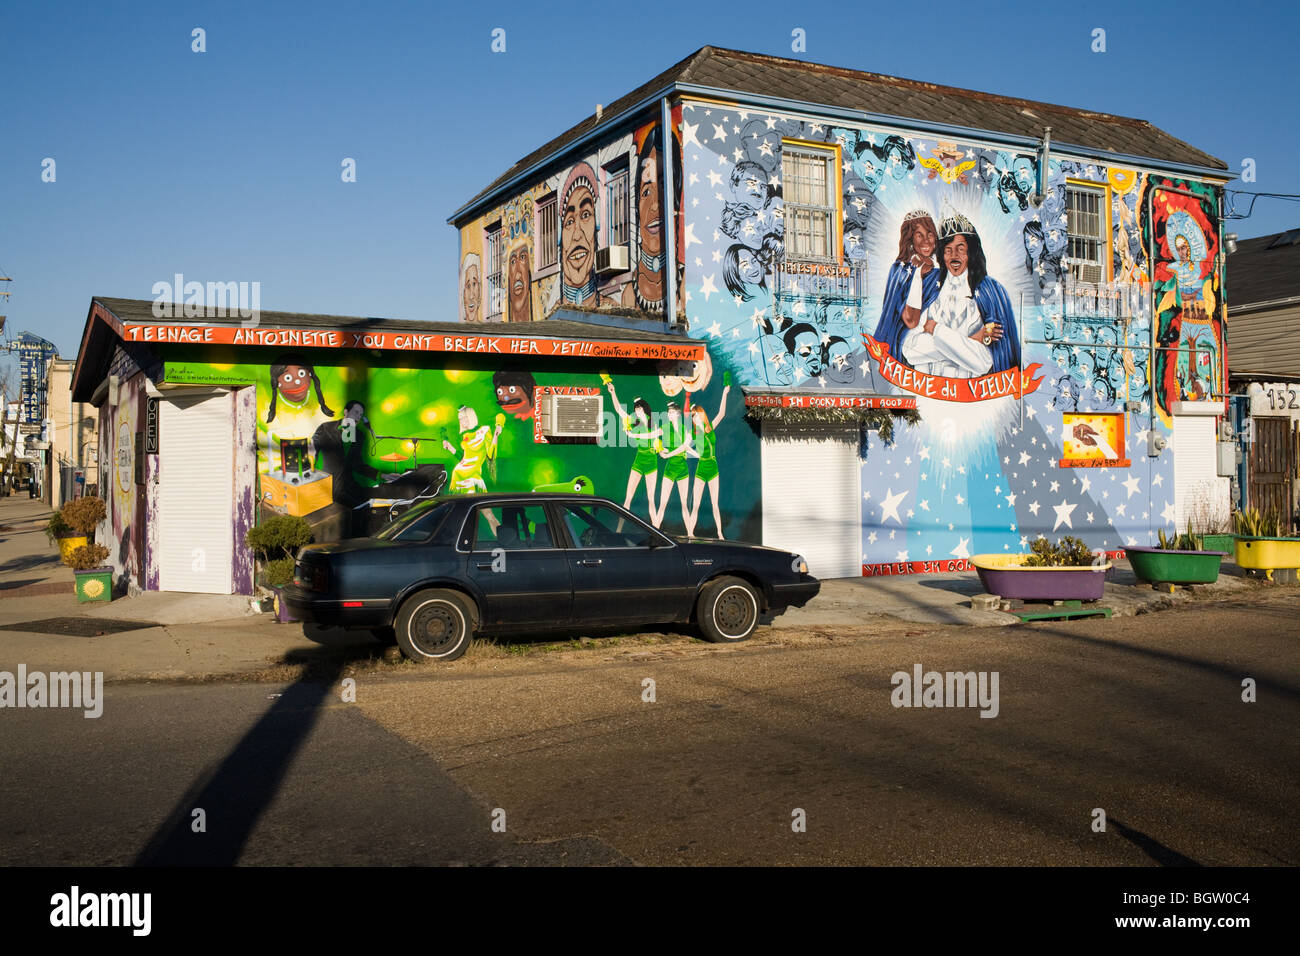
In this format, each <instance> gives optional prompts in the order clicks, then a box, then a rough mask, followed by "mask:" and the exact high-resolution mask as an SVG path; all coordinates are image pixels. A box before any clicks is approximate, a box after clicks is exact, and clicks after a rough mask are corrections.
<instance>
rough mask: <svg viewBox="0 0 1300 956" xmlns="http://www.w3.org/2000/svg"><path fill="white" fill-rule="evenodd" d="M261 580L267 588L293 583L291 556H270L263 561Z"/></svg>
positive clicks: (283, 586)
mask: <svg viewBox="0 0 1300 956" xmlns="http://www.w3.org/2000/svg"><path fill="white" fill-rule="evenodd" d="M262 581H263V582H264V583H265V584H266V586H267V587H268V588H287V587H288V586H289V585H290V584H292V583H293V558H272V559H271V560H270V561H267V562H265V563H264V564H263V565H262Z"/></svg>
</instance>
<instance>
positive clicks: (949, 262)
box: [943, 236, 970, 276]
mask: <svg viewBox="0 0 1300 956" xmlns="http://www.w3.org/2000/svg"><path fill="white" fill-rule="evenodd" d="M969 261H970V256H969V254H968V252H967V250H966V237H965V236H958V237H957V238H956V239H954V240H953V241H952V242H950V243H948V248H946V249H944V250H943V264H944V266H945V267H946V268H947V270H948V273H949V275H955V276H959V275H962V274H963V273H965V271H966V264H967V263H968V262H969Z"/></svg>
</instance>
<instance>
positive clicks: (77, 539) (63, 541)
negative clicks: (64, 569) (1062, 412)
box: [45, 511, 86, 564]
mask: <svg viewBox="0 0 1300 956" xmlns="http://www.w3.org/2000/svg"><path fill="white" fill-rule="evenodd" d="M45 537H46V539H48V540H49V542H50V544H53V545H58V548H59V560H60V561H62V562H63V563H64V564H67V563H68V555H69V554H71V553H72V551H73V550H74V549H76V548H79V547H81V546H82V545H83V544H85V543H86V537H85V535H81V534H78V533H77V532H75V531H73V530H72V529H71V528H70V527H68V523H67V522H66V521H64V520H63V512H62V511H55V512H53V513H52V514H51V515H50V520H49V521H47V522H45Z"/></svg>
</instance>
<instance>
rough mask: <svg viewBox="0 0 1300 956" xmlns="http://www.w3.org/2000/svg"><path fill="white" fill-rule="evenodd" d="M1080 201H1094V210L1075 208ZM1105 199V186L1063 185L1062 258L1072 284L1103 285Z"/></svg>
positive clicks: (1107, 240) (1107, 250) (1106, 239)
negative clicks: (1063, 230)
mask: <svg viewBox="0 0 1300 956" xmlns="http://www.w3.org/2000/svg"><path fill="white" fill-rule="evenodd" d="M1080 199H1086V200H1088V201H1089V203H1090V202H1093V201H1095V203H1096V209H1088V208H1086V206H1085V208H1079V206H1080V203H1079V200H1080ZM1108 202H1109V196H1108V194H1107V190H1106V187H1105V186H1093V185H1087V184H1084V183H1066V184H1065V214H1066V227H1065V229H1066V248H1065V252H1066V256H1067V259H1068V262H1069V266H1070V271H1071V272H1072V273H1073V275H1074V277H1075V279H1076V280H1079V281H1083V282H1105V281H1106V276H1107V275H1108V272H1109V268H1108V266H1109V264H1108V261H1107V260H1108V257H1109V256H1110V245H1111V244H1110V232H1109V228H1108V225H1109V224H1108V216H1107V212H1108V206H1107V204H1108Z"/></svg>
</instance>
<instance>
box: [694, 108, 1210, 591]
mask: <svg viewBox="0 0 1300 956" xmlns="http://www.w3.org/2000/svg"><path fill="white" fill-rule="evenodd" d="M682 143H683V150H684V171H685V173H686V177H687V186H686V192H685V196H684V203H683V208H684V209H686V210H687V211H688V213H687V215H688V216H689V218H690V222H689V225H688V228H687V229H686V234H685V240H684V246H683V252H684V255H685V257H686V264H687V281H686V285H685V289H684V291H685V298H686V299H687V303H686V309H687V315H688V317H689V323H690V331H691V334H692V335H694V336H696V337H699V338H703V339H705V340H706V341H708V342H709V344H710V349H711V351H712V352H713V353H714V354H715V355H722V356H725V357H727V358H728V359H729V360H730V361H731V362H732V363H733V364H734V366H735V367H736V368H737V370H738V377H739V379H740V382H741V383H742V384H745V385H755V386H763V387H785V388H792V389H798V390H800V391H807V390H809V389H812V390H826V391H828V392H835V391H840V392H844V391H858V392H868V393H873V394H882V395H900V396H915V397H916V400H917V408H918V410H919V411H920V415H921V422H920V424H918V425H915V426H912V427H910V428H899V429H896V430H895V433H894V437H893V440H892V441H891V442H889V443H882V442H880V441H878V440H876V439H874V438H873V439H872V440H871V441H870V443H869V447H868V449H867V454H866V458H865V460H864V463H863V466H862V467H863V472H862V488H863V496H864V501H863V508H862V519H863V540H862V553H863V564H864V570H865V572H866V573H907V572H912V571H924V570H946V569H949V568H953V567H965V566H967V565H966V559H967V558H968V557H969V556H970V555H971V554H974V553H980V552H1010V551H1021V550H1024V549H1025V548H1026V546H1027V544H1028V542H1029V541H1030V540H1031V539H1033V538H1036V537H1037V536H1039V535H1047V536H1049V537H1053V538H1055V537H1056V536H1059V535H1061V534H1066V533H1069V534H1075V535H1078V536H1079V537H1082V538H1083V539H1084V540H1085V541H1087V542H1088V543H1089V544H1090V545H1091V546H1092V547H1093V548H1094V549H1098V550H1105V551H1110V552H1113V551H1115V550H1118V549H1121V548H1123V547H1124V546H1126V545H1134V544H1138V543H1148V542H1150V541H1152V540H1154V538H1155V534H1156V531H1157V529H1159V528H1168V527H1169V526H1170V525H1171V524H1172V522H1173V520H1174V518H1173V516H1174V514H1175V509H1174V505H1173V501H1172V499H1173V481H1172V468H1173V462H1172V453H1171V452H1169V451H1168V450H1166V451H1165V452H1164V453H1163V454H1159V455H1157V456H1154V457H1152V456H1148V453H1147V450H1148V436H1149V435H1150V434H1151V433H1152V432H1153V431H1157V432H1161V433H1163V434H1166V435H1167V434H1168V428H1169V423H1168V419H1167V418H1166V417H1165V414H1164V412H1163V411H1162V410H1161V408H1160V407H1157V406H1158V405H1159V402H1158V401H1157V402H1153V395H1152V389H1151V382H1152V375H1153V374H1154V376H1155V380H1156V381H1157V382H1160V383H1170V382H1178V383H1185V384H1183V385H1182V387H1183V388H1184V389H1187V390H1190V391H1192V392H1193V393H1199V392H1198V388H1203V389H1206V390H1209V389H1210V388H1212V387H1213V383H1212V382H1210V383H1208V384H1207V383H1206V381H1204V379H1203V377H1201V378H1198V375H1199V374H1200V372H1199V371H1198V370H1202V369H1204V367H1205V366H1204V365H1203V364H1198V363H1201V362H1202V360H1201V359H1200V357H1199V356H1201V355H1204V354H1205V353H1204V352H1199V351H1198V352H1192V351H1191V350H1190V349H1186V350H1184V352H1185V353H1186V355H1187V358H1186V360H1184V359H1183V358H1182V355H1183V354H1184V352H1178V353H1175V351H1174V350H1172V349H1171V350H1168V351H1166V352H1162V351H1160V350H1159V349H1157V348H1156V347H1157V346H1160V345H1165V344H1173V343H1183V342H1187V343H1195V342H1200V343H1202V344H1204V343H1205V342H1206V341H1207V340H1208V338H1209V337H1210V335H1211V333H1213V334H1214V335H1215V336H1219V335H1220V333H1221V326H1220V327H1215V326H1214V325H1213V322H1212V321H1209V322H1208V324H1207V323H1206V322H1202V323H1201V324H1199V325H1198V324H1197V322H1196V317H1199V316H1200V315H1202V312H1195V313H1193V312H1192V308H1193V306H1192V305H1191V303H1192V302H1193V300H1195V301H1196V302H1198V303H1201V305H1202V307H1203V314H1204V315H1207V316H1212V315H1213V314H1215V302H1214V300H1213V299H1212V298H1211V295H1212V294H1213V293H1214V292H1215V289H1216V288H1217V272H1215V271H1214V269H1213V258H1214V255H1215V252H1216V250H1217V246H1215V245H1214V244H1213V242H1212V238H1213V234H1214V231H1215V228H1216V223H1215V220H1214V219H1213V218H1212V216H1211V212H1212V210H1210V209H1209V208H1208V207H1207V205H1206V202H1207V200H1205V197H1206V196H1208V195H1209V190H1208V189H1205V188H1204V187H1198V190H1193V192H1195V193H1196V195H1195V196H1194V197H1191V198H1188V199H1187V201H1186V202H1183V201H1182V200H1183V198H1185V197H1181V196H1180V197H1179V198H1178V200H1177V201H1175V199H1173V198H1170V194H1169V192H1168V191H1167V190H1166V191H1162V192H1160V193H1159V194H1158V196H1159V197H1161V198H1163V199H1165V200H1167V202H1161V203H1157V210H1158V212H1157V217H1156V244H1157V246H1158V248H1159V249H1160V250H1161V251H1160V252H1159V253H1158V256H1160V257H1163V258H1158V262H1157V268H1156V272H1155V281H1156V292H1157V297H1158V298H1157V302H1159V303H1161V304H1160V306H1159V313H1160V320H1159V333H1158V336H1157V331H1156V328H1154V327H1153V320H1152V315H1151V312H1152V309H1151V305H1150V303H1151V301H1152V295H1151V293H1152V289H1151V285H1150V283H1151V274H1150V268H1149V262H1148V254H1147V251H1146V250H1147V249H1148V248H1150V244H1149V241H1148V239H1149V229H1150V226H1149V225H1148V224H1147V223H1146V218H1145V217H1146V213H1145V209H1146V198H1145V197H1146V195H1147V192H1148V190H1151V189H1153V188H1155V185H1154V184H1153V183H1152V182H1151V179H1150V177H1149V176H1148V175H1146V174H1145V173H1140V172H1137V171H1134V170H1130V169H1123V168H1108V167H1106V166H1104V165H1100V164H1097V163H1091V162H1086V161H1079V160H1075V159H1073V158H1059V157H1055V158H1053V159H1052V160H1051V162H1050V164H1049V165H1048V166H1047V168H1046V169H1041V168H1040V163H1039V160H1038V157H1037V156H1035V155H1031V154H1027V153H1019V152H1016V151H1014V150H1002V149H995V148H990V147H987V146H983V145H979V144H976V143H962V142H953V141H949V140H944V139H938V138H934V137H929V136H910V135H909V136H904V135H901V134H900V133H898V132H897V131H890V130H883V129H866V128H848V127H838V126H834V125H830V124H825V123H817V122H813V121H810V120H803V119H798V118H793V117H789V116H783V115H779V114H772V113H766V112H759V111H755V110H743V109H739V108H729V107H726V106H723V105H719V104H714V103H709V104H704V103H689V102H688V103H687V104H686V105H685V108H684V110H683V120H682ZM799 156H812V157H813V159H814V160H817V159H818V158H819V157H821V158H824V159H826V160H827V162H826V164H825V169H826V170H827V171H828V172H827V173H826V174H823V173H821V171H820V169H821V167H819V166H817V165H816V164H815V163H814V164H813V165H812V166H811V167H810V166H808V165H800V161H799V160H798V159H797V158H796V157H799ZM810 168H811V169H812V170H813V174H810V172H809V169H810ZM810 182H811V183H812V184H813V187H814V188H812V189H811V191H810V187H809V183H810ZM1072 185H1074V186H1080V185H1081V186H1086V187H1090V189H1091V190H1092V194H1093V195H1097V196H1098V197H1100V198H1099V199H1098V205H1099V208H1100V215H1101V216H1102V217H1103V220H1102V221H1103V222H1104V223H1105V226H1104V228H1108V230H1109V233H1110V236H1111V241H1110V243H1109V246H1110V249H1109V252H1107V253H1104V258H1103V260H1102V262H1101V265H1100V268H1099V267H1098V266H1096V265H1094V266H1092V267H1091V268H1092V271H1091V273H1090V272H1089V271H1088V270H1084V269H1080V268H1078V266H1077V263H1074V262H1072V260H1071V258H1070V244H1069V233H1068V225H1069V221H1070V218H1069V210H1068V208H1067V189H1068V188H1069V187H1070V186H1072ZM818 186H821V187H822V188H824V189H826V190H827V191H829V192H831V193H832V195H831V196H830V205H831V206H832V208H833V209H834V216H835V219H836V220H837V221H834V222H832V223H831V224H830V227H831V235H830V236H829V238H828V239H823V238H822V236H821V234H820V233H819V232H818V220H817V219H816V216H817V214H818V210H817V202H816V201H813V200H811V199H810V198H809V197H810V195H812V194H814V193H816V192H817V189H816V187H818ZM1183 186H1184V187H1185V188H1189V189H1190V187H1188V186H1186V184H1183ZM1189 206H1192V207H1195V208H1194V209H1193V208H1189ZM787 207H789V208H787ZM791 210H793V211H791ZM810 210H811V211H810ZM1178 212H1183V213H1185V214H1186V215H1185V217H1183V216H1178V217H1176V216H1175V214H1176V213H1178ZM1189 223H1191V224H1195V225H1196V226H1197V230H1193V229H1192V228H1191V226H1190V225H1189ZM1198 236H1204V238H1203V239H1202V240H1199V241H1198V238H1197V237H1198ZM1180 237H1182V238H1181V239H1180ZM819 244H820V245H819ZM796 247H801V250H802V252H803V254H802V255H796V254H795V252H794V251H793V249H794V248H796ZM810 249H811V250H813V252H816V251H820V250H823V249H824V251H825V253H826V254H825V255H821V256H817V255H813V254H809V252H808V250H810ZM1207 263H1209V265H1207ZM1207 269H1208V270H1209V271H1207ZM1085 280H1091V281H1085ZM1180 282H1181V283H1182V285H1181V286H1180V285H1179V283H1180ZM1220 298H1221V297H1220ZM1166 299H1169V302H1172V303H1173V305H1174V307H1175V308H1174V309H1173V312H1174V313H1175V314H1174V315H1173V317H1171V316H1170V312H1171V309H1170V308H1169V306H1168V303H1167V302H1166ZM1184 303H1186V304H1187V305H1185V306H1184ZM1184 316H1187V318H1184ZM1216 329H1217V330H1216ZM1214 341H1215V342H1221V337H1216V338H1215V339H1214ZM1180 347H1181V346H1180ZM1175 354H1178V355H1179V358H1178V360H1177V362H1175V360H1174V359H1173V358H1169V359H1168V360H1166V359H1164V358H1162V356H1164V355H1169V356H1173V355H1175ZM1152 355H1155V356H1156V358H1155V359H1152ZM1193 355H1196V356H1197V358H1196V359H1193V358H1192V356H1193ZM1210 366H1211V367H1215V363H1214V360H1213V359H1211V361H1210ZM1161 387H1162V388H1164V387H1165V386H1164V385H1163V384H1162V386H1161ZM1164 394H1165V392H1163V391H1162V392H1161V395H1164ZM1160 401H1163V399H1160ZM1066 416H1075V417H1073V418H1069V419H1067V417H1066ZM1099 416H1110V417H1099ZM1102 443H1104V444H1105V448H1104V449H1103V448H1102V447H1101V444H1102ZM1085 463H1086V467H1085Z"/></svg>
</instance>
